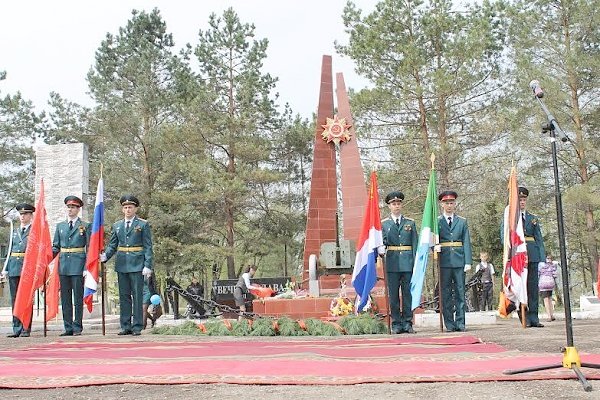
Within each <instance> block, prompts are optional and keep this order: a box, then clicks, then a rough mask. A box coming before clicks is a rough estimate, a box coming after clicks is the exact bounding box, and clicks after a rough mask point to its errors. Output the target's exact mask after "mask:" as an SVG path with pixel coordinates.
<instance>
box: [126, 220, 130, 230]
mask: <svg viewBox="0 0 600 400" xmlns="http://www.w3.org/2000/svg"><path fill="white" fill-rule="evenodd" d="M130 224H131V221H127V222H126V223H125V225H126V226H125V229H127V230H129V225H130Z"/></svg>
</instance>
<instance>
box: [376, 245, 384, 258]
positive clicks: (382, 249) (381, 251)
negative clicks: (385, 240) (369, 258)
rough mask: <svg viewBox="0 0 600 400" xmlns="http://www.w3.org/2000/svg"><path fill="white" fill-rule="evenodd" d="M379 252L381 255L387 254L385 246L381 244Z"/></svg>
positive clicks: (378, 248)
mask: <svg viewBox="0 0 600 400" xmlns="http://www.w3.org/2000/svg"><path fill="white" fill-rule="evenodd" d="M377 254H379V255H380V256H382V255H384V254H385V246H379V247H377Z"/></svg>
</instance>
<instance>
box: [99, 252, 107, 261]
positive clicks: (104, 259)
mask: <svg viewBox="0 0 600 400" xmlns="http://www.w3.org/2000/svg"><path fill="white" fill-rule="evenodd" d="M106 260H107V258H106V253H105V252H102V253H100V262H106Z"/></svg>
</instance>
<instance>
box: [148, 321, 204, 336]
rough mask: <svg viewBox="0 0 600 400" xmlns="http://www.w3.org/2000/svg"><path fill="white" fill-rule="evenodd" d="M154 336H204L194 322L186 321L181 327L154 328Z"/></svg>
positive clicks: (165, 326)
mask: <svg viewBox="0 0 600 400" xmlns="http://www.w3.org/2000/svg"><path fill="white" fill-rule="evenodd" d="M150 332H151V333H152V334H154V335H191V336H198V335H202V332H201V331H200V329H198V325H196V324H195V323H194V322H192V321H186V322H184V323H183V324H181V325H163V326H157V327H155V328H152V330H151V331H150Z"/></svg>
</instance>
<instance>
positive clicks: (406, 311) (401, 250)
mask: <svg viewBox="0 0 600 400" xmlns="http://www.w3.org/2000/svg"><path fill="white" fill-rule="evenodd" d="M403 201H404V194H403V193H402V192H399V191H395V192H391V193H389V194H388V195H387V196H386V197H385V202H386V203H387V205H388V207H389V209H390V216H389V217H387V218H385V219H384V220H383V221H381V229H382V233H383V243H384V245H385V246H386V254H385V272H386V281H387V285H388V291H389V296H390V312H391V314H392V333H405V332H406V333H415V331H414V330H413V327H412V318H413V312H412V308H411V305H412V296H411V292H410V281H411V278H412V273H413V264H414V260H415V254H416V252H417V245H418V243H419V241H418V238H417V227H416V226H415V221H414V220H413V219H410V218H407V217H406V216H404V215H402V205H403V203H402V202H403ZM399 290H401V291H402V309H400V294H399Z"/></svg>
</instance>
